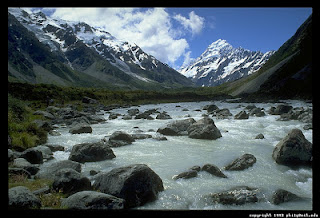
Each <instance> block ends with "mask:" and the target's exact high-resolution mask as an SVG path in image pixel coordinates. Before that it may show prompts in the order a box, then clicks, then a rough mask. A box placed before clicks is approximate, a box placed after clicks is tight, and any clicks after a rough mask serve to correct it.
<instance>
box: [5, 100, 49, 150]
mask: <svg viewBox="0 0 320 218" xmlns="http://www.w3.org/2000/svg"><path fill="white" fill-rule="evenodd" d="M35 119H42V116H40V115H33V110H32V109H31V108H30V107H29V106H27V103H26V102H24V101H22V100H19V99H17V98H14V97H12V96H11V95H10V94H8V135H9V137H10V140H11V142H10V143H11V145H10V146H11V147H12V148H15V149H18V150H24V149H27V148H30V147H34V146H36V145H39V144H43V143H45V142H46V141H47V132H46V131H45V130H43V129H41V128H38V126H37V125H36V124H35V123H34V122H33V121H34V120H35Z"/></svg>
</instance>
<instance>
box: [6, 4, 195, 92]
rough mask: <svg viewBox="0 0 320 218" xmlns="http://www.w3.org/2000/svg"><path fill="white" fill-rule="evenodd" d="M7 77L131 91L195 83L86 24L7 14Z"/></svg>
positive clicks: (14, 12)
mask: <svg viewBox="0 0 320 218" xmlns="http://www.w3.org/2000/svg"><path fill="white" fill-rule="evenodd" d="M8 75H9V76H12V77H15V78H18V79H20V80H23V81H28V82H32V83H54V84H60V85H80V86H99V87H121V88H128V89H141V88H142V89H155V88H171V87H179V86H192V85H193V83H192V82H191V81H190V80H189V79H187V78H186V77H184V76H183V75H181V74H180V73H178V72H177V71H175V70H174V69H172V68H170V67H169V66H168V65H166V64H164V63H162V62H160V61H158V60H157V59H156V58H155V57H153V56H151V55H149V54H147V53H145V52H144V51H143V50H142V49H141V48H140V47H139V46H137V45H136V44H130V43H128V42H125V41H121V40H118V39H116V38H115V37H113V36H112V35H111V34H110V33H108V32H105V31H103V30H101V29H97V28H94V27H91V26H89V25H88V24H86V23H83V22H81V23H79V22H70V21H64V20H61V19H52V18H50V17H47V16H46V15H45V14H43V13H42V12H39V13H31V14H29V13H27V12H26V11H24V10H21V9H19V8H9V9H8Z"/></svg>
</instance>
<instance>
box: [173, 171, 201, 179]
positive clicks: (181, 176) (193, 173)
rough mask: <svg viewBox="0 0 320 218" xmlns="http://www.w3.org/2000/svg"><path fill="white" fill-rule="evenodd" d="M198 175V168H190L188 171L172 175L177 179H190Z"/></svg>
mask: <svg viewBox="0 0 320 218" xmlns="http://www.w3.org/2000/svg"><path fill="white" fill-rule="evenodd" d="M197 175H198V171H196V170H191V169H190V170H188V171H186V172H182V173H179V174H178V175H175V176H173V177H172V179H174V180H177V179H190V178H194V177H196V176H197Z"/></svg>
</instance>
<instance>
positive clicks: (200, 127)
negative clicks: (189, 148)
mask: <svg viewBox="0 0 320 218" xmlns="http://www.w3.org/2000/svg"><path fill="white" fill-rule="evenodd" d="M187 131H188V137H189V138H194V139H210V140H214V139H217V138H220V137H222V135H221V133H220V130H219V129H218V128H217V127H216V125H215V124H214V122H213V120H212V119H210V118H208V117H205V118H203V119H201V120H199V121H197V122H195V123H193V124H192V125H190V126H189V128H188V129H187Z"/></svg>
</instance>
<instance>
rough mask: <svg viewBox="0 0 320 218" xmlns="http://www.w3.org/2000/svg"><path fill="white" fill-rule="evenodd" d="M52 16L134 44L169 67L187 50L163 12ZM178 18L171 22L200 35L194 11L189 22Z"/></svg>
mask: <svg viewBox="0 0 320 218" xmlns="http://www.w3.org/2000/svg"><path fill="white" fill-rule="evenodd" d="M52 16H53V17H59V18H61V19H65V20H71V21H83V22H86V23H88V24H89V25H92V26H95V27H100V28H103V29H104V30H106V31H108V32H109V33H110V34H112V35H113V36H115V37H116V38H118V39H121V40H125V41H129V42H131V43H136V44H137V45H138V46H140V47H141V48H142V49H143V50H144V51H145V52H147V53H149V54H151V55H153V56H154V57H156V58H157V59H159V60H160V61H162V62H164V63H167V64H169V65H174V64H175V61H176V60H177V59H178V58H179V57H181V56H182V55H184V54H185V52H186V50H187V49H188V48H189V44H188V42H187V39H186V38H183V37H181V35H182V34H180V33H179V31H180V30H178V28H174V27H173V26H172V23H171V21H172V16H170V15H169V13H168V12H167V11H166V10H165V9H164V8H149V9H139V8H57V9H56V11H55V12H54V13H53V14H52ZM177 16H178V15H177ZM177 16H175V17H174V19H180V22H181V24H182V25H183V26H184V28H186V29H187V30H189V31H192V34H198V33H199V32H201V30H202V28H203V24H204V18H201V17H199V16H198V15H196V14H195V13H194V12H193V11H192V12H191V13H190V14H189V19H187V18H185V19H183V17H182V16H181V15H180V16H179V18H176V17H177Z"/></svg>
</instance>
